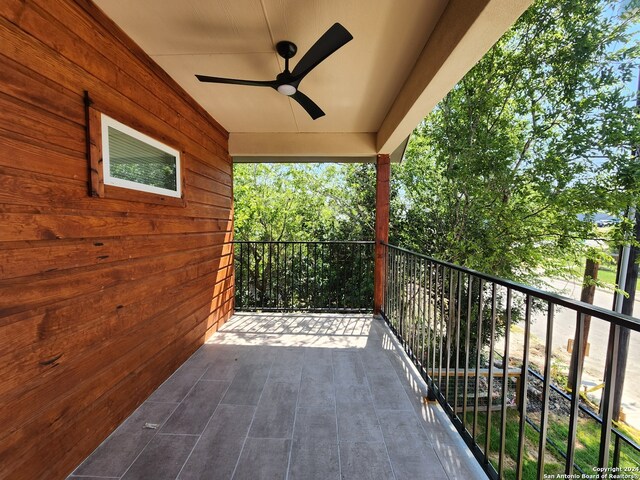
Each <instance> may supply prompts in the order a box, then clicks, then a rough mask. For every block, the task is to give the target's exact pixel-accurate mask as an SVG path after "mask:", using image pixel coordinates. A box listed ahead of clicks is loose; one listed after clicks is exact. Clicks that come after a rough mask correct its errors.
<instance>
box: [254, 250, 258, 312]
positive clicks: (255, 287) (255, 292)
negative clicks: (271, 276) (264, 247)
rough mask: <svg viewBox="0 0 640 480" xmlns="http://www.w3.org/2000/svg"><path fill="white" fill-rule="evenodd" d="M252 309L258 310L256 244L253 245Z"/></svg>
mask: <svg viewBox="0 0 640 480" xmlns="http://www.w3.org/2000/svg"><path fill="white" fill-rule="evenodd" d="M253 262H254V264H253V307H254V308H258V244H257V243H254V244H253Z"/></svg>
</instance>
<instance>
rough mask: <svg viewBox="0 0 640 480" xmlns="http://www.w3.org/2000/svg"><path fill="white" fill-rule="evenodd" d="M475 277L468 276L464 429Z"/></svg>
mask: <svg viewBox="0 0 640 480" xmlns="http://www.w3.org/2000/svg"><path fill="white" fill-rule="evenodd" d="M472 292H473V277H472V276H471V275H468V276H467V325H466V328H465V337H464V384H463V388H464V392H463V394H462V427H463V428H464V429H465V430H466V429H467V427H466V425H467V404H468V398H467V397H468V392H469V347H470V342H471V309H472V307H473V294H472Z"/></svg>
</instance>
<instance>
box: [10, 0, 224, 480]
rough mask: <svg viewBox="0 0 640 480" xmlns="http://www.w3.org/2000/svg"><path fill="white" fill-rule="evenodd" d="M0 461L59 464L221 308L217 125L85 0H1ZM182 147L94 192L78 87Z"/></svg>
mask: <svg viewBox="0 0 640 480" xmlns="http://www.w3.org/2000/svg"><path fill="white" fill-rule="evenodd" d="M0 87H1V88H0V478H7V479H36V478H38V479H39V478H54V479H55V478H64V477H65V476H66V475H67V474H69V473H70V472H71V470H72V469H73V468H74V467H75V466H76V465H77V464H78V463H79V462H80V461H81V460H82V459H83V458H84V457H85V456H86V455H88V454H89V453H90V452H91V451H92V450H93V449H94V448H95V447H96V446H97V445H98V444H99V443H100V442H101V441H102V440H103V439H104V438H105V437H106V436H107V435H108V434H109V433H110V432H111V431H112V430H113V429H114V428H115V427H116V426H117V425H118V424H119V423H120V422H121V421H122V420H123V419H124V418H126V417H127V416H128V415H129V414H130V413H131V412H132V411H133V409H134V408H135V407H136V406H137V405H139V404H140V403H141V402H142V401H143V400H144V399H145V398H146V397H147V396H148V395H149V394H150V393H151V392H152V391H153V390H154V389H155V388H156V387H158V385H160V384H161V383H162V382H163V381H164V380H165V379H166V378H167V377H168V376H169V375H170V374H171V373H172V372H173V371H174V370H175V369H176V368H177V367H178V366H179V365H180V364H181V363H182V362H183V361H184V360H185V359H186V358H188V356H189V355H190V354H191V353H193V352H194V351H195V350H196V349H197V348H198V346H199V345H201V344H202V343H203V342H204V340H205V339H206V338H207V336H208V335H210V334H211V333H213V332H214V331H215V330H216V329H217V328H218V326H220V325H221V324H222V323H223V322H224V321H225V320H226V319H227V318H229V316H230V315H231V313H232V312H233V293H234V292H233V289H234V285H233V271H232V270H233V269H232V254H233V251H232V245H231V244H230V243H229V242H230V241H231V240H232V235H233V200H232V188H233V187H232V185H233V179H232V166H231V161H230V158H229V155H228V133H227V132H226V131H225V130H224V129H223V128H222V127H220V125H218V124H217V123H216V122H215V120H213V119H212V118H211V117H210V116H209V115H208V114H207V113H206V112H205V111H204V110H203V109H202V108H201V107H200V106H199V105H197V104H196V103H195V102H194V101H193V100H192V99H191V98H190V97H189V96H188V95H187V94H186V93H185V92H184V91H183V90H182V89H181V88H180V87H179V86H178V85H177V84H176V83H175V82H174V81H172V80H171V79H170V78H169V77H168V76H167V75H166V74H165V73H164V72H163V71H162V70H161V69H160V68H159V67H158V66H157V65H156V64H155V63H154V62H153V61H152V60H151V59H150V58H149V57H148V56H147V55H146V54H145V53H144V52H143V51H142V50H141V49H140V48H139V47H137V46H136V45H135V44H134V43H133V41H132V40H130V39H129V38H128V37H127V36H126V35H125V34H124V33H123V32H122V31H121V30H120V29H119V28H118V27H117V26H116V25H115V24H114V23H113V22H112V21H111V20H109V18H107V17H106V16H105V15H104V14H103V13H102V12H101V11H100V10H99V9H98V8H97V7H96V6H95V5H93V4H92V3H91V2H90V1H88V0H75V1H74V0H56V1H50V0H30V1H23V0H3V1H2V2H0ZM85 91H86V92H88V94H89V96H90V98H91V100H92V101H93V105H92V107H93V108H95V109H96V110H97V111H102V112H103V113H105V114H107V115H109V116H111V117H113V118H116V119H118V120H119V121H121V122H123V123H126V124H127V125H129V126H131V127H132V128H135V129H136V130H139V131H140V132H142V133H145V134H147V135H149V136H151V137H153V138H156V139H158V140H159V141H161V142H165V143H167V144H168V145H171V146H175V147H176V148H178V149H179V151H181V152H182V155H181V156H182V162H183V167H184V168H183V176H184V183H183V191H184V205H182V204H171V205H163V204H158V203H157V202H156V203H152V202H148V201H144V198H143V196H140V195H135V194H132V195H131V196H130V198H127V195H126V194H125V195H122V193H121V192H120V194H119V195H117V196H112V197H109V196H107V198H95V197H92V196H91V185H90V183H91V179H90V168H89V162H88V156H87V145H88V142H87V133H86V129H87V122H86V112H85V106H84V92H85Z"/></svg>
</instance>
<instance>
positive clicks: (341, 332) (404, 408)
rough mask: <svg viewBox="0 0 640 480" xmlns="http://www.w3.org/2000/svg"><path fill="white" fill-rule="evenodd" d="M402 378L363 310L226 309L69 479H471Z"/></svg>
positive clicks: (469, 465)
mask: <svg viewBox="0 0 640 480" xmlns="http://www.w3.org/2000/svg"><path fill="white" fill-rule="evenodd" d="M289 334H291V335H292V336H291V337H289ZM314 335H316V337H315V338H314ZM363 335H364V336H366V335H368V337H367V338H366V339H365V338H364V337H363ZM258 337H259V338H258ZM338 337H339V338H338ZM301 338H304V343H305V345H306V346H305V347H299V346H298V345H300V339H301ZM336 339H338V341H337V342H335V340H336ZM289 340H291V342H290V343H288V342H289ZM257 342H260V343H262V344H260V345H258V344H257ZM334 342H335V343H334ZM365 343H366V345H365ZM318 345H322V346H325V347H326V348H319V347H318ZM342 347H347V348H342ZM202 372H204V374H202ZM412 375H413V373H412V370H411V369H409V368H408V367H407V365H406V364H405V363H404V359H403V358H401V357H400V356H399V354H398V351H397V350H395V347H394V345H393V344H392V343H391V341H390V337H389V335H388V332H387V330H386V327H384V325H383V324H382V323H381V322H380V321H378V320H372V319H371V317H370V316H341V315H322V314H304V315H288V314H255V315H248V314H241V315H236V316H234V317H233V318H232V319H231V320H230V321H229V322H228V323H227V324H226V325H225V326H224V327H223V328H222V329H221V330H220V331H219V332H218V333H216V335H214V336H213V337H212V338H211V340H210V341H209V342H208V343H207V344H205V345H204V346H203V347H201V348H200V349H199V350H198V351H197V352H196V353H195V354H194V355H193V356H192V357H191V358H190V359H189V360H188V361H187V362H186V363H185V364H184V365H183V367H181V368H180V369H179V370H178V372H176V374H174V375H173V376H172V377H171V378H170V379H169V380H168V381H167V382H165V384H163V385H162V386H161V387H160V388H159V389H158V390H157V391H156V392H155V393H154V394H153V395H152V397H150V399H149V400H148V401H147V402H145V403H144V404H143V405H142V406H141V407H140V408H139V409H138V410H137V411H136V412H134V414H132V415H131V417H129V419H128V420H127V421H125V422H124V423H123V424H122V425H121V426H120V427H119V428H118V429H117V430H116V432H114V434H112V435H111V437H110V438H109V439H108V440H106V441H105V442H104V443H103V445H102V446H101V447H99V448H98V449H97V450H96V451H95V452H94V454H92V455H91V456H90V457H88V458H87V459H86V460H85V462H83V464H82V465H81V466H80V467H78V468H77V469H76V472H74V476H75V478H83V477H84V478H91V477H92V476H93V477H96V478H98V477H106V478H108V477H112V478H118V477H119V476H120V475H122V474H124V472H127V477H125V478H144V479H150V480H156V479H162V478H175V475H177V474H178V472H180V474H179V478H181V479H183V480H185V479H200V478H207V479H215V480H218V479H228V478H231V477H232V475H233V474H234V472H235V478H242V479H244V478H246V479H251V480H253V479H259V478H269V479H273V478H284V477H285V475H286V471H287V466H289V475H288V476H289V479H291V480H295V479H304V480H314V479H323V480H324V479H328V480H333V479H336V478H337V477H338V476H340V473H341V472H340V466H341V465H342V478H344V479H349V478H354V479H359V478H372V479H376V480H378V479H385V478H392V477H391V475H393V473H395V477H396V480H399V479H404V478H411V479H414V478H415V479H420V478H433V479H436V480H437V479H440V478H445V477H443V476H442V475H443V471H445V472H447V473H449V479H450V480H453V479H454V478H464V479H466V480H470V479H472V478H474V479H475V478H483V474H482V471H481V470H480V468H479V467H478V466H477V465H476V464H475V463H474V462H473V459H472V458H470V457H469V456H468V451H466V450H465V449H464V446H461V444H460V443H459V442H456V441H455V440H457V437H455V432H453V433H452V432H451V431H450V430H451V428H452V427H451V425H450V424H449V423H448V422H447V421H446V419H444V417H443V416H442V415H440V412H439V410H437V407H435V406H434V405H425V404H424V403H423V402H422V392H420V391H419V390H418V389H417V388H416V385H417V384H416V381H415V379H414V378H413V376H412ZM200 377H202V380H201V381H198V380H199V378H200ZM196 383H198V386H197V388H195V385H196ZM227 385H228V386H229V388H228V389H227V392H226V393H224V390H220V389H219V388H218V387H222V386H227ZM192 388H193V390H192ZM209 388H211V389H212V390H211V391H209V390H208V389H209ZM298 388H299V391H298ZM190 392H191V393H190ZM223 393H224V396H223ZM187 394H189V395H188V396H187ZM221 396H222V400H220V403H219V404H218V406H217V408H216V407H215V405H216V403H218V400H219V399H220V397H221ZM261 396H262V398H261ZM296 396H297V403H296ZM179 403H181V405H180V408H179V409H178V410H176V408H177V407H178V404H179ZM212 412H213V415H211V414H212ZM254 414H255V415H254ZM145 423H153V424H159V425H162V428H163V429H164V430H161V431H160V432H159V431H158V430H150V429H145V428H144V424H145ZM336 423H337V428H336ZM205 425H206V427H205ZM202 428H204V431H202ZM250 428H251V432H249V430H250ZM168 431H175V432H178V431H180V432H197V433H199V432H201V431H202V434H201V435H200V436H198V435H168V434H165V433H163V432H168ZM249 433H250V436H249V437H247V435H248V434H249ZM336 434H337V435H336ZM274 436H279V437H282V438H273V437H274ZM254 437H256V438H254ZM291 439H293V440H291ZM145 445H146V446H147V447H146V448H145ZM194 445H195V446H194ZM192 447H193V448H192ZM184 462H186V463H184ZM132 463H133V465H132ZM183 464H184V466H183ZM127 469H129V470H128V471H127ZM180 469H182V470H180ZM74 476H72V477H70V478H74Z"/></svg>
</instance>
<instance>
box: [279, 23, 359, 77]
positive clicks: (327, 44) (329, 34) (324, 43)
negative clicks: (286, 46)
mask: <svg viewBox="0 0 640 480" xmlns="http://www.w3.org/2000/svg"><path fill="white" fill-rule="evenodd" d="M351 40H353V36H352V35H351V34H350V33H349V31H348V30H347V29H346V28H344V27H343V26H342V25H340V24H339V23H334V24H333V26H332V27H331V28H329V30H327V31H326V32H325V33H324V35H322V36H321V37H320V38H319V39H318V41H317V42H316V43H314V44H313V46H312V47H311V48H310V49H309V50H308V51H307V53H305V54H304V56H303V57H302V58H301V59H300V61H299V62H298V63H297V65H296V67H295V68H294V69H293V71H292V72H291V75H292V76H293V77H294V78H295V79H296V82H297V83H300V80H302V79H303V78H304V77H305V75H306V74H307V73H309V72H310V71H311V70H313V69H314V68H315V67H317V66H318V64H320V62H322V61H323V60H324V59H325V58H327V57H328V56H329V55H331V54H332V53H333V52H335V51H336V50H338V49H339V48H340V47H342V46H343V45H344V44H345V43H347V42H349V41H351Z"/></svg>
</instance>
